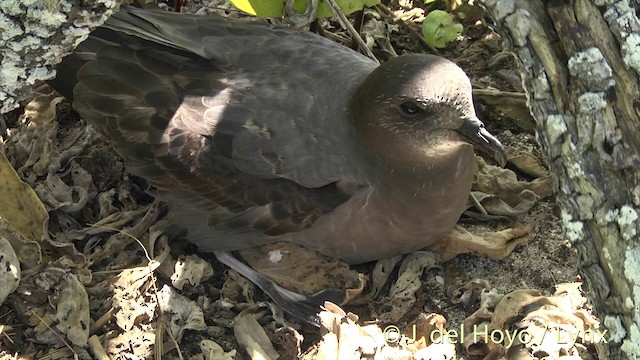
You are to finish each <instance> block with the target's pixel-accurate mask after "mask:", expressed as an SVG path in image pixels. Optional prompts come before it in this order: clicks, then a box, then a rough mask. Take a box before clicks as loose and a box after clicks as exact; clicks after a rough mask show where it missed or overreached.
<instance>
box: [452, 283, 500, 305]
mask: <svg viewBox="0 0 640 360" xmlns="http://www.w3.org/2000/svg"><path fill="white" fill-rule="evenodd" d="M490 288H491V286H490V284H489V282H488V281H487V280H484V279H472V280H469V281H466V282H465V283H464V284H462V285H459V286H450V287H449V288H447V295H448V296H449V298H450V299H451V302H452V303H454V304H460V303H462V304H463V305H464V306H470V305H472V304H473V303H474V302H475V301H476V299H479V298H480V294H482V292H484V291H488V290H489V289H490Z"/></svg>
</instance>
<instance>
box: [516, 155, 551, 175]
mask: <svg viewBox="0 0 640 360" xmlns="http://www.w3.org/2000/svg"><path fill="white" fill-rule="evenodd" d="M507 152H508V154H509V156H508V161H509V163H510V164H511V165H513V166H515V167H516V168H517V169H518V170H519V171H522V172H523V173H525V174H527V175H529V176H533V177H536V178H544V177H547V176H549V170H547V168H546V167H545V166H544V165H543V164H542V162H541V161H540V159H538V158H537V157H536V156H534V155H533V154H531V153H528V152H526V151H519V150H516V149H514V148H509V149H508V150H507Z"/></svg>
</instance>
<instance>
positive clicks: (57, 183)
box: [35, 174, 89, 213]
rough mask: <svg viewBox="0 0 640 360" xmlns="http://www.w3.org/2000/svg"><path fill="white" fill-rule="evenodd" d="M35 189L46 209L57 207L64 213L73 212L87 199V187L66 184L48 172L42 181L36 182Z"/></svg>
mask: <svg viewBox="0 0 640 360" xmlns="http://www.w3.org/2000/svg"><path fill="white" fill-rule="evenodd" d="M35 191H36V193H37V194H38V197H39V198H40V199H42V201H43V202H44V204H45V206H46V207H47V210H48V211H52V210H58V209H59V210H61V211H64V212H66V213H75V212H77V211H79V210H80V209H82V208H83V207H84V206H85V205H86V203H87V200H89V196H88V193H87V189H85V188H83V187H81V186H68V185H67V184H65V182H64V181H62V179H61V178H60V177H59V176H58V175H54V174H48V175H47V178H46V180H45V181H44V182H39V183H38V184H36V187H35Z"/></svg>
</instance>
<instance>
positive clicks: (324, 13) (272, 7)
mask: <svg viewBox="0 0 640 360" xmlns="http://www.w3.org/2000/svg"><path fill="white" fill-rule="evenodd" d="M230 1H231V3H232V4H233V5H234V6H235V7H237V8H238V9H240V10H242V11H244V12H246V13H247V14H251V15H257V16H264V17H280V16H282V15H283V12H284V5H285V4H286V0H230ZM336 2H337V3H338V5H339V6H340V9H342V11H343V12H344V13H345V15H349V14H351V13H354V12H356V11H358V10H361V9H362V8H364V7H371V6H374V5H377V4H379V3H380V0H336ZM307 4H308V1H307V0H295V2H294V3H293V8H294V9H295V10H296V11H297V12H299V13H303V12H304V11H305V10H306V9H307ZM316 16H317V17H331V16H333V12H332V11H331V8H330V7H329V5H327V4H326V3H325V2H324V1H322V0H320V4H319V5H318V11H317V13H316Z"/></svg>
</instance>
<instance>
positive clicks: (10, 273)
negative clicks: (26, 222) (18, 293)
mask: <svg viewBox="0 0 640 360" xmlns="http://www.w3.org/2000/svg"><path fill="white" fill-rule="evenodd" d="M0 263H1V264H2V266H0V305H2V304H3V303H4V301H5V300H6V299H7V296H9V294H11V293H12V292H14V291H15V290H16V289H17V288H18V285H20V262H18V256H17V255H16V253H15V251H13V247H12V246H11V244H10V243H9V241H7V239H5V238H4V237H3V236H2V235H1V234H0Z"/></svg>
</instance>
